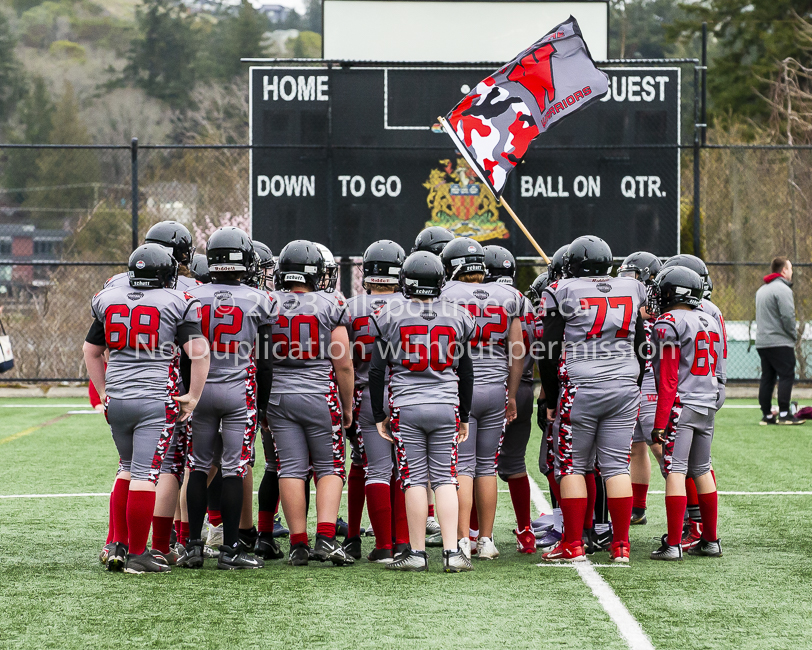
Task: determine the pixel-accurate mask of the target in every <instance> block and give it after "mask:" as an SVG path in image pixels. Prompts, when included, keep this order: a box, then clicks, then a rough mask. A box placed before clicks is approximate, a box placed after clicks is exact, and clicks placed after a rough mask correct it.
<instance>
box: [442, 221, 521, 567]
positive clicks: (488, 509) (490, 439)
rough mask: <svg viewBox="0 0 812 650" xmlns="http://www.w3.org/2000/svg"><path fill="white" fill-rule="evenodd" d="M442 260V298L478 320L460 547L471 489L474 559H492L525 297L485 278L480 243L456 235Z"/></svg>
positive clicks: (462, 456) (463, 456)
mask: <svg viewBox="0 0 812 650" xmlns="http://www.w3.org/2000/svg"><path fill="white" fill-rule="evenodd" d="M441 259H442V261H443V267H444V268H445V272H446V279H447V280H448V281H447V283H446V285H445V287H444V288H443V297H444V298H445V299H446V300H449V301H451V302H454V303H456V304H458V305H460V306H462V307H465V308H466V309H467V310H468V311H469V312H470V313H471V315H472V316H474V318H475V319H476V321H477V330H476V333H475V336H474V337H473V339H472V340H471V342H470V348H471V358H472V359H473V363H474V375H475V377H476V382H475V387H474V398H473V406H472V409H471V427H470V434H469V436H468V438H467V440H466V441H465V442H463V443H462V444H461V445H460V449H459V465H458V472H459V475H460V480H459V483H460V494H459V500H460V517H459V525H458V534H459V538H460V548H462V550H463V551H464V552H465V553H466V555H467V556H468V557H470V553H471V548H470V540H469V530H470V523H471V508H472V506H473V503H472V501H473V498H474V491H476V509H477V515H478V521H479V538H478V540H477V544H476V553H477V557H479V558H480V559H484V560H495V559H496V558H497V557H499V551H498V549H497V548H496V545H495V544H494V543H493V522H494V518H495V516H496V500H497V493H498V490H497V480H496V468H497V463H498V459H499V451H500V449H501V447H502V439H503V436H504V433H505V424H506V422H512V421H513V420H514V419H515V417H516V393H517V391H518V389H519V383H520V382H521V377H522V372H523V369H524V366H523V361H524V356H525V354H524V352H525V351H524V342H523V340H522V323H521V316H522V315H523V314H522V308H523V303H522V300H523V297H522V296H521V294H520V293H519V292H518V291H516V290H515V289H513V288H512V287H509V286H506V285H504V284H500V283H496V282H491V283H488V284H483V282H484V280H485V252H484V251H483V249H482V246H481V245H480V244H479V242H477V241H475V240H473V239H469V238H467V237H460V238H457V239H454V240H453V241H451V242H449V243H448V244H447V245H446V247H445V248H444V249H443V252H442V255H441Z"/></svg>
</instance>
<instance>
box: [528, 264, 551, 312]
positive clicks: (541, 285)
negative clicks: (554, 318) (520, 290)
mask: <svg viewBox="0 0 812 650" xmlns="http://www.w3.org/2000/svg"><path fill="white" fill-rule="evenodd" d="M549 286H550V274H549V271H545V272H544V273H541V274H539V275H537V276H536V279H535V280H533V281H532V282H531V283H530V287H528V289H527V294H526V295H527V298H528V299H529V300H530V304H532V305H533V309H538V307H539V304H541V292H542V291H544V290H545V289H546V288H547V287H549Z"/></svg>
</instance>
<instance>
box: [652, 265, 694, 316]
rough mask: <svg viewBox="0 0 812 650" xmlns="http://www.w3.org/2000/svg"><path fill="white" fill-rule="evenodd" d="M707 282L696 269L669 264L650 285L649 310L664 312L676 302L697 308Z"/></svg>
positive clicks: (658, 312) (656, 312)
mask: <svg viewBox="0 0 812 650" xmlns="http://www.w3.org/2000/svg"><path fill="white" fill-rule="evenodd" d="M704 291H705V282H704V280H702V278H701V277H700V276H699V274H698V273H696V271H693V270H692V269H689V268H688V267H685V266H667V267H665V268H663V269H662V270H661V271H660V272H659V273H658V274H657V275H656V276H655V277H654V280H652V282H651V284H650V285H649V287H648V311H649V312H651V313H652V314H663V313H665V312H666V311H668V310H669V309H671V308H672V307H673V306H674V305H676V304H683V305H688V306H689V307H690V308H691V309H696V308H697V307H699V305H700V304H701V303H702V295H703V293H704Z"/></svg>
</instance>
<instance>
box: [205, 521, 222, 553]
mask: <svg viewBox="0 0 812 650" xmlns="http://www.w3.org/2000/svg"><path fill="white" fill-rule="evenodd" d="M222 545H223V524H220V525H219V526H209V534H208V536H207V537H206V546H208V547H210V548H217V549H219V548H220V547H221V546H222Z"/></svg>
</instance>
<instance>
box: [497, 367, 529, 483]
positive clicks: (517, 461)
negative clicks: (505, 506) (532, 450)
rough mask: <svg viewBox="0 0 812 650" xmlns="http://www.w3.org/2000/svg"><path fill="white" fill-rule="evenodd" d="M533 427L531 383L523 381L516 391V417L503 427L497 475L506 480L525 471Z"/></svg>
mask: <svg viewBox="0 0 812 650" xmlns="http://www.w3.org/2000/svg"><path fill="white" fill-rule="evenodd" d="M532 428H533V384H532V382H528V381H523V382H521V383H520V384H519V390H518V391H517V392H516V419H515V420H513V422H511V423H510V424H508V425H507V427H506V428H505V438H504V440H503V441H502V450H501V451H500V452H499V476H500V477H501V478H502V480H504V481H507V479H508V477H509V476H513V475H514V474H522V473H523V472H526V471H527V464H526V463H525V455H526V454H527V443H528V442H529V440H530V430H531V429H532Z"/></svg>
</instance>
